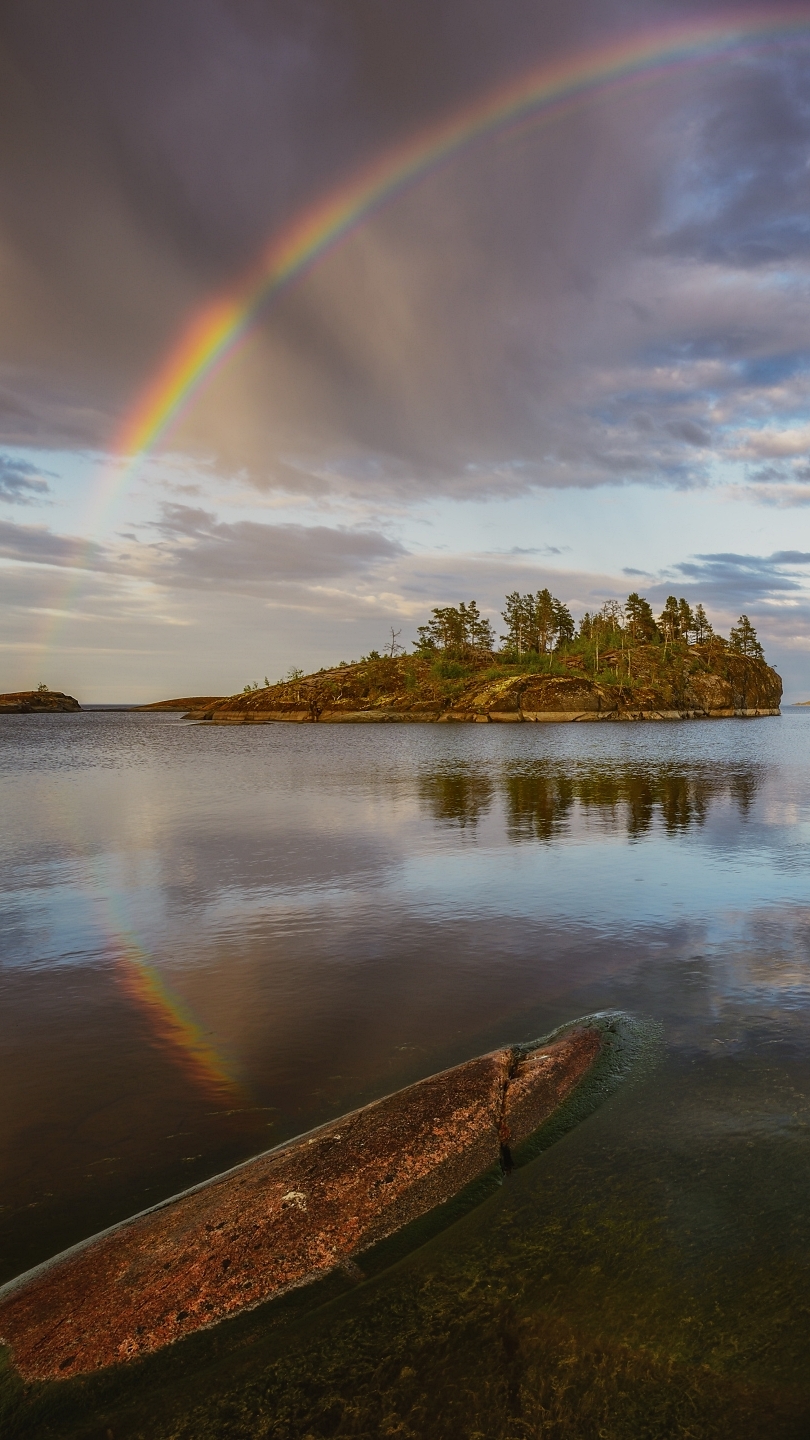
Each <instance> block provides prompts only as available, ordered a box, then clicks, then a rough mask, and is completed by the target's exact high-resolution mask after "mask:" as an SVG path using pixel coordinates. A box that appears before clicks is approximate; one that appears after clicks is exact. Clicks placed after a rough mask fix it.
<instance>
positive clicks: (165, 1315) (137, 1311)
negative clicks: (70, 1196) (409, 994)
mask: <svg viewBox="0 0 810 1440" xmlns="http://www.w3.org/2000/svg"><path fill="white" fill-rule="evenodd" d="M602 1043H603V1035H602V1031H601V1030H600V1028H599V1027H598V1026H597V1025H596V1024H595V1023H581V1024H578V1025H577V1026H575V1027H574V1028H572V1029H570V1030H568V1031H567V1032H565V1033H564V1034H562V1035H561V1036H560V1037H559V1038H556V1039H552V1040H551V1041H548V1042H545V1043H543V1042H538V1043H537V1044H535V1045H533V1046H521V1047H516V1048H510V1049H503V1050H496V1051H493V1052H492V1053H491V1054H489V1055H483V1056H480V1057H479V1058H478V1059H476V1060H470V1061H467V1062H466V1063H464V1064H461V1065H457V1066H456V1067H455V1069H453V1070H447V1071H444V1072H443V1073H441V1074H439V1075H433V1076H431V1077H429V1078H428V1079H426V1080H421V1081H419V1082H418V1083H417V1084H415V1085H410V1086H408V1087H407V1088H406V1089H404V1090H399V1091H397V1092H396V1093H395V1094H394V1095H389V1096H387V1097H386V1098H385V1099H382V1100H378V1101H376V1102H374V1103H373V1104H371V1105H367V1106H365V1107H364V1108H363V1109H361V1110H355V1111H353V1112H352V1113H351V1114H349V1115H345V1116H343V1117H342V1118H341V1119H339V1120H335V1121H332V1122H331V1123H330V1124H328V1125H324V1126H322V1127H320V1128H319V1129H318V1130H315V1131H312V1132H310V1133H309V1134H307V1135H303V1136H300V1137H299V1138H298V1139H296V1140H292V1141H290V1142H289V1143H288V1144H285V1145H282V1146H279V1147H278V1148H276V1149H274V1150H270V1151H268V1152H266V1153H265V1154H263V1155H259V1156H257V1157H256V1158H255V1159H253V1160H249V1161H247V1162H246V1163H245V1164H243V1165H240V1166H237V1167H236V1168H235V1169H233V1170H230V1171H228V1172H227V1173H226V1174H224V1175H220V1176H217V1177H216V1178H214V1179H213V1180H209V1181H207V1182H206V1183H205V1184H203V1185H200V1186H197V1187H196V1188H195V1189H193V1190H189V1191H186V1192H185V1193H184V1194H182V1195H178V1196H176V1197H174V1198H173V1199H171V1200H168V1201H166V1202H164V1203H163V1204H162V1205H159V1206H157V1207H155V1208H154V1209H152V1210H148V1211H146V1212H144V1213H143V1214H141V1215H138V1216H136V1217H135V1218H134V1219H132V1220H128V1221H125V1222H124V1223H123V1224H121V1225H117V1226H115V1227H114V1228H113V1229H111V1230H107V1231H104V1232H103V1233H102V1234H101V1235H98V1236H96V1237H94V1238H93V1239H92V1240H89V1241H87V1242H85V1243H84V1244H82V1245H80V1246H76V1247H74V1248H73V1249H72V1250H69V1251H66V1252H65V1253H64V1254H63V1255H61V1256H57V1257H56V1259H55V1260H52V1261H50V1262H48V1263H47V1264H45V1265H42V1266H39V1267H38V1268H37V1269H36V1270H33V1271H29V1272H28V1273H27V1274H26V1275H22V1276H20V1277H19V1278H18V1279H17V1280H14V1281H12V1282H11V1283H10V1284H8V1285H6V1286H5V1287H3V1289H2V1290H0V1338H2V1340H3V1341H4V1342H5V1343H6V1344H8V1345H9V1346H10V1347H11V1350H12V1356H13V1361H14V1365H15V1366H16V1369H17V1370H18V1372H19V1373H20V1374H21V1375H22V1377H23V1378H24V1379H25V1380H55V1379H64V1378H68V1377H70V1376H73V1375H77V1374H86V1373H88V1372H91V1371H97V1370H101V1369H105V1368H106V1367H108V1366H111V1365H115V1364H120V1363H121V1362H124V1361H128V1360H132V1359H135V1358H137V1357H139V1356H142V1355H146V1354H149V1353H150V1352H153V1351H156V1350H160V1349H161V1348H162V1347H163V1346H165V1345H168V1344H170V1343H172V1342H173V1341H175V1340H178V1339H180V1338H181V1337H183V1336H185V1335H189V1334H192V1333H193V1332H194V1331H197V1330H201V1329H203V1328H206V1327H209V1326H211V1325H214V1324H216V1323H217V1322H218V1321H219V1320H223V1319H225V1318H226V1317H228V1316H232V1315H237V1314H239V1313H240V1312H242V1311H244V1310H247V1309H251V1308H253V1307H254V1306H256V1305H259V1304H261V1303H262V1302H263V1301H266V1300H270V1299H272V1298H273V1297H275V1296H278V1295H281V1294H283V1293H284V1292H286V1291H289V1290H291V1289H294V1288H295V1287H297V1286H301V1285H306V1284H308V1283H310V1282H312V1281H315V1280H318V1279H320V1278H322V1277H324V1276H325V1275H327V1274H328V1273H329V1272H330V1271H332V1270H335V1269H337V1268H342V1269H343V1270H344V1271H346V1272H347V1273H348V1274H350V1275H352V1276H353V1277H354V1278H356V1279H362V1278H363V1271H362V1268H361V1266H362V1259H363V1254H364V1252H368V1251H369V1250H371V1248H372V1247H373V1246H375V1245H377V1244H378V1243H379V1242H381V1241H383V1240H385V1239H387V1237H389V1236H391V1235H393V1234H394V1233H395V1232H397V1231H399V1230H401V1229H402V1228H403V1227H405V1226H407V1225H409V1224H410V1223H411V1222H414V1221H417V1220H419V1219H420V1217H422V1216H425V1215H428V1213H429V1212H431V1211H433V1210H434V1209H435V1208H436V1207H438V1206H440V1205H442V1204H444V1203H445V1202H446V1201H448V1200H451V1199H452V1198H453V1197H454V1196H456V1195H458V1194H459V1192H460V1191H462V1190H463V1189H464V1188H465V1187H466V1186H468V1185H470V1184H471V1183H472V1182H474V1181H476V1180H478V1179H479V1177H481V1176H482V1175H484V1174H485V1173H486V1172H487V1171H488V1170H491V1169H492V1168H493V1167H496V1166H497V1165H498V1163H499V1162H500V1164H501V1165H502V1167H503V1168H504V1169H505V1170H508V1169H510V1168H511V1164H512V1156H513V1152H514V1151H515V1150H516V1148H517V1147H519V1146H520V1145H521V1144H522V1143H524V1142H526V1141H528V1140H529V1138H530V1137H531V1136H532V1135H533V1134H535V1133H536V1132H537V1131H538V1128H539V1127H540V1126H542V1125H543V1124H544V1122H546V1121H547V1120H548V1119H549V1117H550V1116H551V1115H552V1114H554V1112H555V1111H556V1110H557V1109H558V1107H559V1106H560V1104H561V1102H562V1101H564V1100H565V1099H566V1098H567V1097H568V1096H569V1095H571V1093H572V1092H573V1091H574V1090H575V1089H576V1087H577V1085H578V1084H579V1082H580V1081H581V1080H582V1079H583V1077H584V1076H585V1075H586V1073H587V1072H588V1071H589V1070H590V1069H591V1067H592V1066H593V1064H594V1061H595V1060H596V1059H597V1057H598V1055H599V1053H600V1050H601V1048H602ZM358 1261H359V1262H360V1264H358Z"/></svg>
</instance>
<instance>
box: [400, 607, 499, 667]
mask: <svg viewBox="0 0 810 1440" xmlns="http://www.w3.org/2000/svg"><path fill="white" fill-rule="evenodd" d="M417 634H418V636H419V639H418V640H417V641H416V642H415V644H416V649H417V650H418V651H419V652H420V653H421V654H423V655H429V654H430V653H431V651H435V650H443V651H446V652H447V653H448V654H450V655H454V656H456V657H461V658H465V657H467V656H471V655H474V654H475V653H476V652H482V651H487V650H491V649H492V648H493V646H494V644H495V635H494V633H493V630H492V626H491V624H490V622H489V620H485V619H484V617H483V615H482V614H481V612H480V610H479V609H478V605H477V604H476V602H475V600H470V601H469V602H468V603H466V604H465V602H464V601H463V600H461V601H460V602H459V604H458V605H440V606H437V607H436V608H435V609H434V610H432V611H431V618H430V620H429V621H428V623H427V625H420V626H419V629H418V631H417Z"/></svg>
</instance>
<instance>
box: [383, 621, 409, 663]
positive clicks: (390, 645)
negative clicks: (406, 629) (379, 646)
mask: <svg viewBox="0 0 810 1440" xmlns="http://www.w3.org/2000/svg"><path fill="white" fill-rule="evenodd" d="M388 628H389V630H390V631H391V639H390V640H389V641H387V642H386V646H385V649H386V653H387V654H388V655H390V656H391V659H392V660H393V658H394V656H395V655H397V654H399V651H400V650H404V648H405V647H404V645H400V643H399V637H400V635H401V634H402V631H401V630H395V629H394V627H393V625H389V627H388Z"/></svg>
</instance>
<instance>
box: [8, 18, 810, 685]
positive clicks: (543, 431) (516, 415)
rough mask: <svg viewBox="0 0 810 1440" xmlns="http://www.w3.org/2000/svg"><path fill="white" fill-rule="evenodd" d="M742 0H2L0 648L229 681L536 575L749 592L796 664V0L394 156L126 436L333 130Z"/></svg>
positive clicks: (55, 679)
mask: <svg viewBox="0 0 810 1440" xmlns="http://www.w3.org/2000/svg"><path fill="white" fill-rule="evenodd" d="M764 13H766V11H765V9H764V7H763V6H762V5H756V6H745V5H742V6H740V5H734V6H728V5H721V4H718V5H715V4H713V3H711V0H701V3H699V4H694V5H689V4H677V3H668V0H667V3H664V0H409V3H408V4H403V3H402V0H341V3H339V4H335V0H277V3H270V0H171V3H170V4H168V5H167V4H166V3H165V0H139V3H138V4H137V5H122V4H110V3H109V0H71V4H70V5H65V4H64V3H63V0H4V5H3V7H2V11H1V12H0V107H2V119H1V120H0V194H2V197H3V199H2V204H0V606H2V617H3V623H2V629H1V630H0V690H2V691H12V690H22V689H29V688H32V687H33V686H35V685H36V684H38V683H40V682H44V683H45V684H47V685H49V686H50V687H51V688H52V689H60V690H65V691H67V692H68V693H70V694H73V695H76V696H77V698H78V699H79V700H80V701H84V702H85V703H92V702H94V701H95V702H97V703H101V702H108V703H115V702H145V701H149V700H155V699H161V698H166V697H168V696H172V695H215V694H230V693H233V692H234V691H235V690H238V689H241V688H242V686H243V685H244V684H245V683H248V682H251V681H254V680H259V681H262V680H263V679H264V678H265V676H266V677H268V678H269V679H270V680H271V681H273V680H276V679H278V678H280V677H281V676H282V675H284V674H285V673H286V671H287V670H288V669H289V668H290V667H293V666H296V667H300V668H301V669H304V670H305V671H310V670H312V669H315V668H318V667H320V666H322V665H328V664H332V663H335V662H337V661H339V660H341V659H345V660H351V659H354V658H358V657H359V656H360V655H362V654H364V653H367V651H368V650H370V649H372V648H378V649H379V648H382V646H383V645H384V643H385V642H386V640H387V639H388V638H390V633H391V630H392V629H393V630H395V631H399V632H400V642H401V643H409V642H410V641H411V640H413V639H414V638H415V636H416V628H417V626H418V625H419V624H421V623H424V620H425V619H426V617H427V615H428V613H429V611H430V609H431V608H432V607H433V606H434V605H439V604H448V603H451V604H454V603H457V602H458V601H459V600H460V599H472V598H475V599H477V601H478V603H479V605H480V606H481V607H482V609H483V610H484V611H485V612H486V613H487V614H488V615H489V616H490V618H491V619H492V620H493V623H494V625H495V629H496V633H500V631H501V630H502V629H503V626H502V624H501V620H500V611H501V609H502V606H503V597H504V595H505V594H506V593H507V592H509V591H512V590H515V589H519V590H521V591H527V590H536V589H538V588H540V587H542V586H545V585H548V586H549V587H550V588H551V590H552V592H553V593H554V594H555V595H557V596H558V597H559V598H560V599H562V600H564V601H565V602H566V603H567V604H568V605H569V606H570V608H571V609H572V611H573V613H574V614H575V616H579V615H581V614H582V613H583V611H584V610H586V609H587V610H593V609H594V608H597V607H598V606H599V605H601V604H602V603H603V601H604V600H606V599H612V598H618V599H623V598H625V597H626V595H627V594H628V592H629V591H631V590H637V591H639V592H640V593H641V594H643V595H646V596H647V597H648V598H649V599H650V601H651V603H652V604H653V606H654V607H656V608H660V607H661V606H662V605H663V602H664V600H665V599H666V597H667V595H669V594H676V595H678V596H681V595H684V596H686V598H687V599H689V600H690V601H691V602H692V603H695V602H697V601H698V600H700V601H702V602H703V604H704V605H705V607H706V610H707V612H708V614H709V616H710V618H711V619H712V621H713V622H714V624H715V627H716V628H718V629H719V630H721V632H723V633H726V634H727V633H728V629H729V626H730V625H731V624H733V623H735V622H736V620H737V617H738V616H739V615H740V613H741V612H743V611H744V612H745V613H747V614H748V615H749V616H750V618H751V620H752V621H753V623H754V624H755V626H756V628H757V630H758V632H759V635H760V639H761V640H762V641H763V643H764V645H765V650H766V656H767V658H768V659H769V660H770V661H771V662H772V663H774V664H775V665H776V666H777V668H778V669H779V671H780V673H781V674H782V676H783V678H784V682H785V699H786V700H788V701H790V700H799V699H808V698H810V388H809V387H808V382H809V381H810V203H809V202H810V86H808V83H807V82H808V77H810V0H807V3H805V4H799V5H797V6H794V7H793V14H794V17H796V18H798V19H799V20H800V21H801V20H802V19H803V18H804V17H805V16H806V22H807V23H806V27H802V26H801V25H799V26H798V27H797V26H794V27H793V28H792V29H791V30H789V31H784V32H779V33H770V34H769V33H761V32H760V33H759V36H758V38H756V37H755V38H751V37H750V36H749V38H747V39H745V38H743V39H742V40H741V41H740V43H736V44H729V45H727V46H725V47H723V48H721V49H720V50H717V49H715V50H713V51H711V52H708V51H706V52H702V53H698V54H696V55H694V56H693V57H692V58H690V59H686V60H684V61H682V62H681V63H678V64H669V65H658V66H655V65H653V66H649V67H646V68H642V69H641V70H640V71H639V72H638V73H636V74H634V75H633V76H632V77H630V78H629V79H627V81H625V82H622V83H615V84H612V85H607V86H605V85H601V86H599V85H597V86H594V87H591V88H590V89H586V90H585V91H583V92H582V93H581V94H580V95H578V96H577V97H573V98H572V99H571V101H570V103H567V104H563V105H561V106H557V107H556V108H555V107H552V109H551V110H537V111H536V112H529V113H527V114H525V115H524V116H523V117H522V118H520V119H519V120H517V121H516V122H515V123H513V124H502V125H500V126H495V127H491V128H490V129H489V130H487V131H485V133H482V134H481V135H479V136H478V137H477V138H476V139H474V140H471V141H470V143H468V144H466V145H464V146H461V147H460V148H458V149H457V150H456V151H455V152H454V153H452V154H450V155H449V156H448V157H447V158H446V159H445V160H444V162H443V163H442V164H439V165H435V166H433V167H432V168H427V169H425V170H423V171H421V172H420V173H418V174H416V176H415V177H414V178H413V179H412V181H411V182H410V183H409V184H407V185H405V186H402V187H399V188H398V189H396V190H395V191H394V192H393V193H391V194H390V195H389V196H388V198H387V200H386V203H383V204H379V205H377V206H375V207H373V208H372V209H371V210H370V211H369V212H368V213H366V214H364V215H361V216H360V217H359V218H358V220H357V223H355V224H353V225H351V226H350V227H349V228H348V229H347V231H346V233H345V235H344V236H343V238H342V239H341V241H340V243H337V244H334V245H332V246H328V247H326V248H325V249H324V250H323V253H321V254H320V256H319V257H318V258H317V260H316V262H315V263H313V264H312V265H311V266H309V267H308V268H307V269H305V270H304V271H303V272H302V273H300V274H299V275H298V276H297V277H295V278H294V281H293V283H290V284H289V285H287V286H286V287H285V288H284V289H283V291H282V292H281V293H279V294H278V295H277V296H276V297H275V298H274V299H273V300H272V303H269V304H267V305H265V306H264V308H262V309H261V310H260V311H258V312H257V313H256V314H255V315H254V316H253V323H252V325H251V326H250V329H249V331H248V332H247V334H246V336H245V337H244V339H243V341H242V343H240V344H239V345H238V346H234V347H233V348H232V349H231V350H230V351H229V352H228V353H226V354H224V355H223V357H222V360H221V362H220V363H219V364H218V365H217V366H216V367H215V368H214V369H213V371H212V373H211V374H210V375H209V376H208V378H207V379H206V381H205V383H202V384H200V385H199V386H198V387H197V389H196V390H195V391H194V393H193V394H192V395H191V396H190V398H189V400H188V403H187V404H186V405H185V406H184V407H183V408H182V410H181V411H180V413H179V414H178V416H177V417H176V418H175V419H174V421H173V423H172V424H170V425H169V426H168V428H166V429H165V430H164V431H163V432H162V433H161V434H160V435H158V436H157V438H156V439H155V441H154V443H152V444H151V445H149V446H146V447H143V448H141V449H140V451H139V452H138V453H137V454H134V455H129V454H127V455H124V454H123V453H122V449H121V440H120V437H121V435H122V433H123V432H124V431H125V430H126V427H127V424H128V422H129V420H130V418H131V417H132V415H133V414H134V413H136V412H137V410H138V407H139V405H141V406H142V404H143V396H144V394H145V393H148V392H149V387H150V384H152V383H153V381H154V377H155V375H156V374H159V373H160V370H161V366H162V365H163V364H164V363H165V360H166V357H167V355H170V354H171V353H172V351H173V348H174V347H176V345H177V343H178V340H179V339H180V338H181V337H182V336H183V334H184V333H186V331H187V327H188V326H189V324H190V323H193V322H194V318H195V316H198V315H199V314H200V313H201V311H202V310H203V309H204V308H205V307H206V306H208V305H210V304H211V302H212V301H213V300H215V299H216V298H217V297H218V296H222V295H227V294H230V293H232V292H233V287H234V286H237V287H238V285H239V283H240V279H241V277H243V276H244V275H245V274H246V273H249V272H250V270H251V267H252V266H254V265H255V264H256V261H257V257H259V256H261V255H262V254H263V253H265V252H266V249H267V247H268V245H271V244H272V243H273V241H274V237H276V236H283V235H284V234H285V233H286V232H288V231H289V227H290V226H291V225H295V224H296V223H297V221H298V219H299V217H300V216H301V215H304V214H306V213H307V211H308V210H309V209H311V207H313V206H318V205H319V204H320V203H321V202H322V200H323V198H324V197H326V196H329V195H330V194H332V193H334V192H336V191H337V192H339V191H340V189H341V187H345V185H346V184H347V183H348V182H351V180H352V177H354V176H356V175H357V174H359V173H361V172H362V171H363V169H364V167H368V166H370V165H375V164H379V163H382V165H383V168H384V167H385V163H386V159H385V157H386V156H387V155H389V154H392V153H394V151H395V149H396V147H398V146H401V145H403V144H408V143H409V142H410V141H411V140H412V138H413V137H414V136H418V135H419V134H420V132H422V131H423V130H425V129H426V128H427V129H428V130H429V129H430V127H436V126H437V125H440V124H441V123H442V122H443V121H445V120H446V119H447V118H452V117H453V116H454V115H455V114H461V113H463V112H464V110H465V107H470V106H473V107H474V106H475V104H476V103H477V102H478V101H479V100H481V98H482V97H486V96H487V95H489V94H492V93H494V92H497V90H498V87H503V86H505V85H508V84H510V83H512V82H515V81H517V80H519V79H520V77H521V76H522V75H525V74H528V73H530V72H532V71H536V70H537V69H538V67H539V68H540V69H541V70H542V69H543V67H549V66H551V67H553V66H554V65H567V64H574V65H575V64H576V62H577V58H578V57H583V56H587V55H589V54H600V53H603V52H605V50H606V47H610V46H617V45H618V46H620V47H621V46H622V45H625V44H631V43H633V42H634V41H635V40H640V39H644V38H645V37H646V38H647V39H649V40H651V41H655V38H656V36H665V35H668V34H671V33H672V32H673V31H674V30H677V29H678V27H682V28H683V29H684V31H685V32H687V31H689V30H690V27H691V29H692V30H694V28H695V27H696V26H700V25H705V24H706V23H707V22H708V21H710V20H713V19H716V20H717V22H718V25H720V26H721V27H722V25H723V24H727V26H729V27H730V26H731V25H732V23H740V22H742V27H743V29H745V22H746V21H752V22H753V21H755V20H756V18H757V17H758V16H762V15H763V14H764Z"/></svg>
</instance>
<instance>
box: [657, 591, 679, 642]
mask: <svg viewBox="0 0 810 1440" xmlns="http://www.w3.org/2000/svg"><path fill="white" fill-rule="evenodd" d="M658 628H659V630H660V631H661V634H662V635H663V637H664V639H665V640H666V641H668V642H669V644H672V641H673V640H677V639H678V637H679V635H680V633H681V612H680V607H679V605H678V602H677V600H676V599H675V596H674V595H668V596H667V603H666V605H665V606H664V608H663V610H662V611H661V614H660V615H659V616H658Z"/></svg>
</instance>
